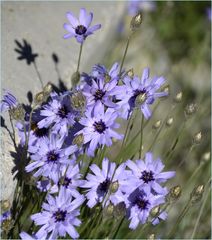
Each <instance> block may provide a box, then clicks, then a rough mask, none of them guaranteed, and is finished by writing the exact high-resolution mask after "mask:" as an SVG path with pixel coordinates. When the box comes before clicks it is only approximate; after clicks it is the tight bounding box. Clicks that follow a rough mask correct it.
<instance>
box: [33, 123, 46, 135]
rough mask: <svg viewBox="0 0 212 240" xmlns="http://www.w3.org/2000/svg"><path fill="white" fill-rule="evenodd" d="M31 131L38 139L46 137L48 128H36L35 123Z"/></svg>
mask: <svg viewBox="0 0 212 240" xmlns="http://www.w3.org/2000/svg"><path fill="white" fill-rule="evenodd" d="M31 129H32V131H33V132H34V134H35V136H36V137H38V138H41V137H45V136H47V135H48V128H38V126H37V123H32V124H31Z"/></svg>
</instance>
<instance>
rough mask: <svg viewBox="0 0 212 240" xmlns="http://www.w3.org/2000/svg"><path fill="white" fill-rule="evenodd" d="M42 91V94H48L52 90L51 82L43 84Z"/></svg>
mask: <svg viewBox="0 0 212 240" xmlns="http://www.w3.org/2000/svg"><path fill="white" fill-rule="evenodd" d="M43 92H44V94H47V95H49V94H50V93H51V92H52V84H51V83H47V84H46V86H44V88H43Z"/></svg>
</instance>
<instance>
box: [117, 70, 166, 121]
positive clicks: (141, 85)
mask: <svg viewBox="0 0 212 240" xmlns="http://www.w3.org/2000/svg"><path fill="white" fill-rule="evenodd" d="M123 83H124V85H122V86H118V87H117V90H116V99H117V100H120V101H119V102H118V103H117V104H118V105H119V108H120V112H121V116H122V117H123V118H125V119H126V118H128V117H129V115H130V114H131V113H132V111H133V109H134V108H135V107H139V108H140V109H141V111H142V113H143V115H144V117H145V118H146V119H148V118H150V117H151V110H150V108H149V105H151V104H153V103H154V101H155V99H157V98H159V97H164V96H167V92H157V90H158V89H160V87H161V86H162V85H163V84H164V83H165V79H164V78H163V77H153V79H150V78H149V69H148V68H145V69H144V71H143V75H142V78H141V79H140V78H139V77H138V76H134V77H133V79H131V78H130V77H128V76H125V77H124V80H123Z"/></svg>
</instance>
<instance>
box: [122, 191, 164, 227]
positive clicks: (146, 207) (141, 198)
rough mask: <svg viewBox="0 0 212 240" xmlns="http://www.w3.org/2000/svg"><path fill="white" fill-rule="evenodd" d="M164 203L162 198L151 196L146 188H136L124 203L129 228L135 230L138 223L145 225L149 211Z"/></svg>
mask: <svg viewBox="0 0 212 240" xmlns="http://www.w3.org/2000/svg"><path fill="white" fill-rule="evenodd" d="M164 202H165V200H164V196H160V195H158V196H155V195H153V194H152V193H151V191H150V189H149V188H148V187H140V188H136V189H135V190H134V191H133V192H132V193H131V194H130V195H129V197H128V198H127V201H126V205H127V211H128V216H129V220H130V225H129V228H131V229H136V227H137V226H138V224H139V223H141V224H144V223H146V221H147V219H148V217H149V215H150V212H151V209H152V208H154V207H155V206H157V205H159V204H162V203H164Z"/></svg>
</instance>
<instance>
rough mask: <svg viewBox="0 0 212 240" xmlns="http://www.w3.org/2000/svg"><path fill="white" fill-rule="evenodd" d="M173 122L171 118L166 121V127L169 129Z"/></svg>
mask: <svg viewBox="0 0 212 240" xmlns="http://www.w3.org/2000/svg"><path fill="white" fill-rule="evenodd" d="M173 121H174V119H173V117H170V118H169V119H168V120H167V121H166V126H167V127H171V125H172V123H173Z"/></svg>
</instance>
